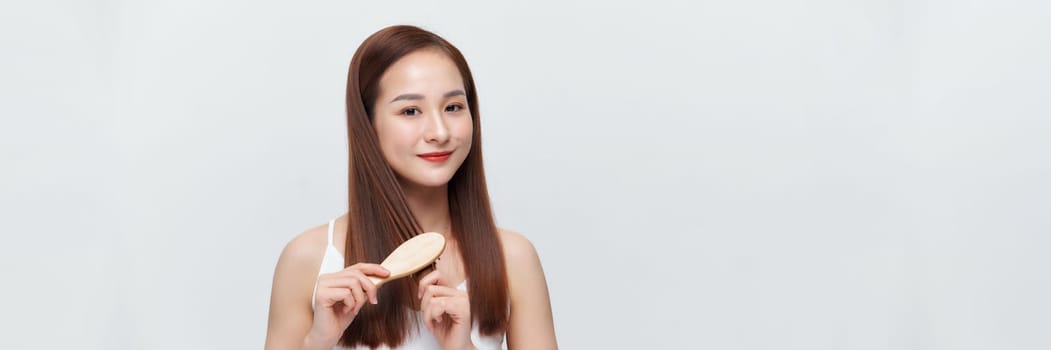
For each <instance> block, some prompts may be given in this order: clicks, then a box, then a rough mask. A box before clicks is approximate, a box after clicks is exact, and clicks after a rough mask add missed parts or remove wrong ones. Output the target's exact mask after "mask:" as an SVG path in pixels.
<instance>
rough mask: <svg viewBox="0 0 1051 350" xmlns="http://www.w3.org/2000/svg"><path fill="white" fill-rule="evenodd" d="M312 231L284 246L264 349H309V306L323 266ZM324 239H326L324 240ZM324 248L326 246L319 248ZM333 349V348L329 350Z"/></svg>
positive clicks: (271, 298) (271, 300)
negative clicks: (315, 283)
mask: <svg viewBox="0 0 1051 350" xmlns="http://www.w3.org/2000/svg"><path fill="white" fill-rule="evenodd" d="M316 235H317V234H316V233H314V234H312V232H311V231H307V232H304V233H303V234H301V235H299V236H298V237H296V238H295V239H293V240H292V241H291V242H289V243H288V245H287V246H285V249H284V250H283V251H282V252H281V257H280V258H278V261H277V267H276V268H275V269H274V283H273V286H272V287H271V289H270V290H271V292H270V319H269V322H268V324H267V331H266V345H265V347H264V348H265V349H308V348H309V347H307V345H309V344H306V341H305V340H306V335H307V333H308V332H309V331H310V327H311V325H312V323H313V314H314V312H313V311H312V309H311V306H310V298H311V296H312V291H313V286H314V277H315V276H316V274H317V271H318V269H319V268H320V266H321V260H320V258H321V256H322V252H321V251H315V250H317V249H312V248H314V246H317V245H314V244H312V243H314V242H311V238H313V237H312V236H316ZM322 237H323V236H322ZM319 246H320V247H324V244H321V245H319ZM330 348H331V347H330Z"/></svg>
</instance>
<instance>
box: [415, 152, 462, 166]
mask: <svg viewBox="0 0 1051 350" xmlns="http://www.w3.org/2000/svg"><path fill="white" fill-rule="evenodd" d="M451 154H453V152H452V151H442V152H431V153H424V154H419V155H417V156H419V157H420V158H423V160H426V161H428V162H434V163H441V162H444V161H445V160H446V159H449V155H451Z"/></svg>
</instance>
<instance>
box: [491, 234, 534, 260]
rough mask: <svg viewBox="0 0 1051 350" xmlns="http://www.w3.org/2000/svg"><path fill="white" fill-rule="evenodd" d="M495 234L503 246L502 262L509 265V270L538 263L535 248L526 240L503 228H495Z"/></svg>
mask: <svg viewBox="0 0 1051 350" xmlns="http://www.w3.org/2000/svg"><path fill="white" fill-rule="evenodd" d="M497 232H499V234H500V242H501V243H502V244H503V249H504V260H506V261H507V263H508V265H511V266H510V268H512V269H514V268H516V267H520V265H522V264H536V263H537V262H538V261H539V257H537V253H536V248H535V247H533V242H530V241H529V239H528V238H526V237H525V236H523V235H522V234H520V233H518V232H515V231H511V230H507V229H503V228H497Z"/></svg>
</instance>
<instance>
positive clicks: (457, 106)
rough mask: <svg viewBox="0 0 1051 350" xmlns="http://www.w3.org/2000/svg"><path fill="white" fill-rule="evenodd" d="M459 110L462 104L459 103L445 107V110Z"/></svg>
mask: <svg viewBox="0 0 1051 350" xmlns="http://www.w3.org/2000/svg"><path fill="white" fill-rule="evenodd" d="M461 110H463V106H462V105H459V104H451V105H449V106H448V107H445V111H446V112H459V111H461Z"/></svg>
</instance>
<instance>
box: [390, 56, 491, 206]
mask: <svg viewBox="0 0 1051 350" xmlns="http://www.w3.org/2000/svg"><path fill="white" fill-rule="evenodd" d="M465 93H466V91H465V90H464V86H463V79H462V78H461V77H460V71H459V70H458V69H457V68H456V64H455V63H453V61H452V60H451V59H449V58H448V57H447V56H446V55H445V54H443V53H441V52H439V51H437V50H419V51H415V52H413V53H410V54H408V55H406V56H404V57H402V58H401V59H399V60H398V61H396V62H395V63H394V64H393V65H391V66H390V67H389V68H387V71H386V72H384V73H383V76H381V77H380V81H379V96H378V97H377V100H376V101H375V105H374V106H373V109H372V110H373V113H374V115H373V126H374V127H375V128H376V134H377V136H378V137H379V143H380V150H381V151H382V152H383V157H384V158H386V160H387V162H388V163H389V164H390V166H391V167H392V168H393V169H394V172H395V173H396V174H398V176H399V177H400V179H401V181H402V182H403V185H406V186H422V187H439V186H444V185H445V184H447V183H448V182H449V180H450V179H452V177H453V174H455V173H456V170H457V169H459V168H460V164H463V161H464V159H466V158H467V153H468V151H470V149H471V141H472V140H471V138H472V136H471V135H472V132H473V126H472V124H471V112H470V110H469V109H468V105H467V96H466V95H465Z"/></svg>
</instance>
